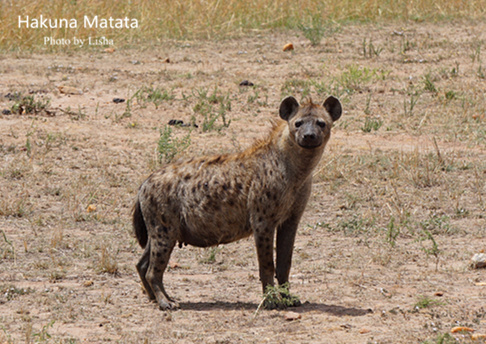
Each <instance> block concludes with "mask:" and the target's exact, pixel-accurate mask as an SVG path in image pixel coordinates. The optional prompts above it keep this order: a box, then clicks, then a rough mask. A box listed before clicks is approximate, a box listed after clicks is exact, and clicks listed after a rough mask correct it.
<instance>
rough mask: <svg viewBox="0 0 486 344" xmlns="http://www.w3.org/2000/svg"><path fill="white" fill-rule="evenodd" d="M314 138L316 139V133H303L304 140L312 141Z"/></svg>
mask: <svg viewBox="0 0 486 344" xmlns="http://www.w3.org/2000/svg"><path fill="white" fill-rule="evenodd" d="M315 139H316V134H315V133H306V134H304V140H307V141H313V140H315Z"/></svg>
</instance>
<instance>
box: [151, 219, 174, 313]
mask: <svg viewBox="0 0 486 344" xmlns="http://www.w3.org/2000/svg"><path fill="white" fill-rule="evenodd" d="M155 232H156V234H155V236H153V237H151V238H150V239H149V240H150V253H149V255H150V256H149V258H148V268H147V273H146V274H145V277H146V279H147V280H146V281H147V283H148V285H149V286H150V288H151V289H152V292H153V294H154V295H155V299H156V300H157V303H158V304H159V307H160V309H162V310H165V309H175V308H179V304H178V303H177V302H175V301H174V300H172V299H171V298H170V297H169V295H167V292H166V291H165V288H164V281H163V279H164V272H165V269H166V268H167V264H168V263H169V259H170V255H171V253H172V250H173V249H174V246H175V244H176V240H174V239H172V238H170V236H169V233H168V232H169V231H168V229H167V228H166V227H164V226H162V225H160V226H158V227H157V228H156V229H155Z"/></svg>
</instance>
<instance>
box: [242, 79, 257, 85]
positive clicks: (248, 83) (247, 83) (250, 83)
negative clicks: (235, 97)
mask: <svg viewBox="0 0 486 344" xmlns="http://www.w3.org/2000/svg"><path fill="white" fill-rule="evenodd" d="M240 86H254V84H253V83H252V82H251V81H248V80H243V81H242V82H240Z"/></svg>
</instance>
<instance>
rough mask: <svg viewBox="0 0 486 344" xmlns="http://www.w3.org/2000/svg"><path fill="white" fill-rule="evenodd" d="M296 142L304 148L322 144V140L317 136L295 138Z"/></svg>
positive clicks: (316, 146)
mask: <svg viewBox="0 0 486 344" xmlns="http://www.w3.org/2000/svg"><path fill="white" fill-rule="evenodd" d="M297 143H298V145H299V146H300V147H302V148H305V149H313V148H318V147H320V146H322V140H320V139H319V138H306V137H302V138H300V139H299V140H297Z"/></svg>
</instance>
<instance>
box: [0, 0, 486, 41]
mask: <svg viewBox="0 0 486 344" xmlns="http://www.w3.org/2000/svg"><path fill="white" fill-rule="evenodd" d="M485 9H486V1H484V0H474V1H460V0H440V1H437V0H434V1H432V0H413V1H384V0H375V1H362V0H347V1H340V2H336V1H330V0H326V1H316V0H303V1H291V0H279V1H270V0H256V1H251V2H248V1H240V0H232V1H224V2H223V1H216V0H211V1H196V0H191V1H179V2H173V1H156V2H154V1H148V0H135V1H122V2H120V1H117V2H114V1H100V0H87V1H62V0H55V1H47V0H43V1H35V2H33V1H30V0H19V1H2V2H0V22H1V23H2V25H1V28H0V47H2V48H4V49H6V50H25V49H31V48H34V49H36V50H37V49H41V50H58V49H72V48H73V47H74V46H73V45H70V46H44V44H43V38H44V37H53V38H55V39H61V38H65V39H73V37H77V38H83V39H85V38H87V37H90V36H91V37H101V36H104V37H107V38H110V39H114V41H115V44H116V45H118V46H131V45H133V44H135V43H139V42H148V41H149V42H154V41H155V42H157V41H164V40H165V39H167V38H177V39H193V38H206V39H214V38H217V39H219V38H224V37H234V36H235V35H240V34H241V33H249V32H260V31H262V30H267V29H273V28H277V29H279V28H290V29H295V28H297V27H299V25H303V26H309V25H311V26H312V25H316V24H315V23H319V24H318V25H326V23H329V22H331V21H334V22H350V21H351V22H353V21H360V22H362V21H365V22H366V21H373V22H377V21H378V22H383V21H388V20H397V19H398V20H405V21H407V20H414V21H419V22H420V21H424V20H427V21H430V20H433V21H435V20H450V19H467V20H475V19H480V18H483V17H484V14H485ZM41 14H42V15H43V16H44V18H51V19H61V18H65V19H71V18H73V19H76V20H77V21H78V27H77V28H76V29H74V28H68V29H50V28H49V29H32V28H25V25H23V26H22V28H20V29H19V23H18V17H19V16H22V18H23V19H25V16H29V17H30V18H39V16H40V15H41ZM95 15H97V16H98V17H99V18H110V17H113V18H125V17H128V18H136V19H137V20H138V22H139V28H138V29H98V30H96V29H94V28H90V27H84V25H83V18H84V16H88V17H89V18H90V19H92V18H93V17H94V16H95ZM316 19H318V20H317V21H316Z"/></svg>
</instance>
